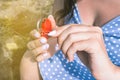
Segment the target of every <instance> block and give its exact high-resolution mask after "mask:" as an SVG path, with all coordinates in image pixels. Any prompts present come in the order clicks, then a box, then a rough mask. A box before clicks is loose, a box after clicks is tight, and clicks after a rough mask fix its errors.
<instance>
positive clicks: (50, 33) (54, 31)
mask: <svg viewBox="0 0 120 80" xmlns="http://www.w3.org/2000/svg"><path fill="white" fill-rule="evenodd" d="M56 33H57V32H56V30H53V31H51V32H49V33H48V36H54V35H55V34H56Z"/></svg>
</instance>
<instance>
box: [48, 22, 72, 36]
mask: <svg viewBox="0 0 120 80" xmlns="http://www.w3.org/2000/svg"><path fill="white" fill-rule="evenodd" d="M70 25H71V24H69V25H65V26H62V27H57V29H55V30H53V31H51V32H49V33H48V36H51V37H58V36H59V35H60V34H61V33H62V32H63V31H64V30H65V29H67V28H68V27H69V26H70Z"/></svg>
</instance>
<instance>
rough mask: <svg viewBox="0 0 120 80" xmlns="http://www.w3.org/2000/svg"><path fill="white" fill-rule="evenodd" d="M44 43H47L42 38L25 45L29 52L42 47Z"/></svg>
mask: <svg viewBox="0 0 120 80" xmlns="http://www.w3.org/2000/svg"><path fill="white" fill-rule="evenodd" d="M45 43H47V39H46V38H44V37H41V38H40V39H37V40H33V41H30V42H29V43H28V44H27V47H28V49H29V50H32V49H35V48H37V47H40V46H41V45H43V44H45Z"/></svg>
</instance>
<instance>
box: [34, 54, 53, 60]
mask: <svg viewBox="0 0 120 80" xmlns="http://www.w3.org/2000/svg"><path fill="white" fill-rule="evenodd" d="M50 57H51V55H50V53H49V52H45V53H42V54H40V55H39V56H37V57H36V60H37V61H38V62H41V61H43V60H46V59H48V58H50Z"/></svg>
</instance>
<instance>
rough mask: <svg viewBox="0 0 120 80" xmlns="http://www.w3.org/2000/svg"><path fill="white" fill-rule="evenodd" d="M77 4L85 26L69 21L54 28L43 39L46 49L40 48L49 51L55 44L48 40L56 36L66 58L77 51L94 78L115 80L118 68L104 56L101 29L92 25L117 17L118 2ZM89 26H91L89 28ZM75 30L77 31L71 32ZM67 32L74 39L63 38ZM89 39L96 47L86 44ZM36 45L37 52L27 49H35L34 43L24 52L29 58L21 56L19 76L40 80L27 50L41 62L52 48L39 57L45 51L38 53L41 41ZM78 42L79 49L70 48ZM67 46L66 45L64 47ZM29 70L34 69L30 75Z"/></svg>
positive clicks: (86, 0)
mask: <svg viewBox="0 0 120 80" xmlns="http://www.w3.org/2000/svg"><path fill="white" fill-rule="evenodd" d="M77 5H78V9H79V13H80V16H81V19H82V21H83V24H85V25H73V24H72V25H67V27H66V28H64V26H63V27H61V28H57V29H56V31H57V33H56V35H53V36H52V37H53V38H51V39H49V41H48V42H46V43H49V45H50V48H49V49H46V50H44V51H46V52H48V50H50V49H51V48H52V49H54V46H55V44H56V43H51V40H55V39H54V38H55V37H58V40H59V41H58V43H59V45H61V46H62V47H64V48H61V49H62V50H63V52H64V54H65V55H66V54H67V56H68V59H69V60H70V61H72V60H73V55H70V54H72V53H71V52H73V53H75V52H76V51H78V56H79V57H80V59H82V61H83V62H84V63H85V64H89V65H87V66H88V67H89V68H90V69H91V71H92V73H93V75H94V77H95V78H96V79H98V80H119V79H120V77H119V75H120V68H119V67H117V66H115V65H113V64H112V63H111V61H110V60H109V59H108V55H107V52H106V49H105V46H104V42H103V38H102V31H101V30H100V28H99V27H97V28H94V25H97V26H100V27H101V26H102V25H104V24H105V23H106V22H108V21H109V20H111V19H113V18H115V17H117V16H119V15H120V1H119V0H116V1H115V0H93V1H91V0H82V1H79V0H78V2H77ZM86 6H87V7H86ZM106 9H107V10H106ZM54 24H55V23H54ZM90 25H91V28H90ZM65 26H66V25H65ZM73 27H74V28H73ZM79 27H80V28H83V31H80V30H81V29H79ZM69 29H72V30H73V29H74V30H73V32H71V30H69ZM77 30H79V31H77ZM68 31H69V32H68ZM76 32H77V33H78V34H76V35H74V34H75V33H76ZM83 33H84V34H83ZM34 34H35V33H32V35H33V36H34ZM80 34H81V38H78V39H76V40H79V41H75V40H73V39H74V38H75V37H77V35H80ZM88 34H89V35H88ZM71 35H72V37H74V38H72V37H71V42H70V41H67V40H68V38H69V36H71ZM82 35H83V36H86V37H82ZM95 35H97V36H99V37H96V38H93V36H95ZM40 38H41V37H40V36H39V37H35V39H40ZM88 39H89V40H88ZM96 39H97V40H96ZM81 40H84V41H85V43H88V44H87V46H89V47H86V46H85V44H84V42H81ZM33 41H35V40H33ZM55 41H56V40H55ZM92 42H96V43H95V44H94V46H93V47H95V46H97V48H96V49H94V48H93V47H91V46H90V45H91V44H89V43H92ZM36 43H39V42H38V41H37V42H36ZM28 44H30V45H34V44H33V43H31V42H29V43H28ZM39 44H40V45H39V50H40V51H39V52H41V53H34V54H33V53H31V52H33V50H34V51H35V50H36V48H38V46H37V47H34V49H32V51H31V52H26V53H25V55H27V56H29V58H27V57H25V55H24V56H23V59H22V62H21V79H22V80H42V78H39V72H38V67H37V62H33V61H31V59H32V58H33V56H31V55H30V53H31V54H33V55H34V56H35V58H36V60H37V61H42V60H44V59H46V58H49V57H51V56H52V55H53V54H54V53H55V51H54V50H53V51H50V52H48V55H47V57H46V58H45V57H43V54H44V53H45V52H42V51H43V50H42V49H41V46H42V45H43V44H41V43H39ZM70 44H72V45H71V46H70ZM79 44H80V45H81V44H83V45H82V48H80V47H81V46H79V47H74V45H75V46H78V45H79ZM51 45H53V46H51ZM67 45H69V46H67ZM92 45H93V44H92ZM83 46H84V49H83ZM98 46H99V47H98ZM28 48H30V47H29V46H28ZM73 48H74V49H73ZM86 48H87V49H86ZM91 50H92V51H91ZM96 50H97V51H99V52H100V54H99V57H96V56H98V54H97V53H96V52H95V51H96ZM81 51H85V55H84V54H83V53H84V52H81ZM50 53H52V54H50ZM36 54H37V55H36ZM45 54H46V53H45ZM86 54H87V56H86ZM86 57H87V59H86ZM88 57H89V59H88ZM88 61H90V62H88ZM101 62H102V63H103V64H102V65H104V68H103V67H100V65H101ZM25 64H27V65H25ZM94 65H96V66H94ZM104 69H108V72H104V71H105V70H104ZM33 72H34V74H33ZM103 72H104V74H103ZM98 73H99V74H98ZM32 74H33V75H32Z"/></svg>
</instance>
